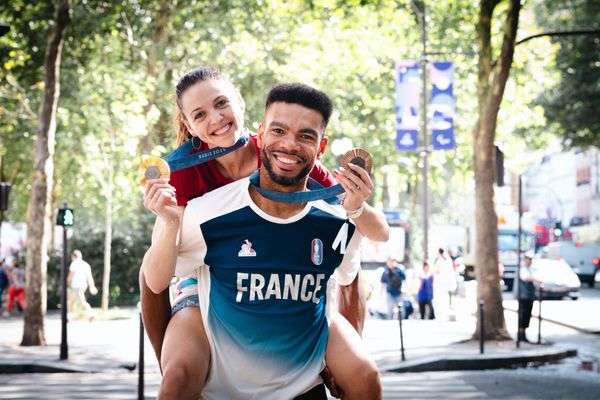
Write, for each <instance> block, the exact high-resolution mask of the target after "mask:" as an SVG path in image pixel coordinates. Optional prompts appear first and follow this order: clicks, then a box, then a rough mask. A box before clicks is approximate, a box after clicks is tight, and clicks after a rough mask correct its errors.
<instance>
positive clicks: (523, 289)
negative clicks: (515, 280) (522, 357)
mask: <svg viewBox="0 0 600 400" xmlns="http://www.w3.org/2000/svg"><path fill="white" fill-rule="evenodd" d="M532 257H533V256H532V255H531V254H525V256H524V257H523V262H522V263H521V266H520V268H519V332H518V340H519V341H521V342H527V343H529V339H527V336H526V335H525V330H527V328H529V321H530V320H531V310H532V309H533V301H534V300H535V298H536V287H535V285H536V283H537V284H540V283H541V282H540V281H539V280H538V279H536V277H535V276H534V275H533V272H532V271H531V262H532Z"/></svg>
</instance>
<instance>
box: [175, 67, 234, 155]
mask: <svg viewBox="0 0 600 400" xmlns="http://www.w3.org/2000/svg"><path fill="white" fill-rule="evenodd" d="M181 111H182V113H183V116H184V117H185V124H186V126H187V128H188V130H189V131H190V133H191V134H192V135H193V136H197V137H199V138H200V139H201V140H202V141H203V142H205V143H207V144H208V145H209V147H217V146H218V147H228V146H231V145H233V144H234V143H235V141H236V140H237V139H238V138H239V137H240V135H241V132H242V129H243V126H244V104H243V100H242V99H241V98H240V96H239V94H238V93H237V91H236V90H235V89H234V87H233V85H232V84H231V83H230V82H228V81H226V80H222V79H210V80H207V81H202V82H198V83H196V84H195V85H193V86H190V87H189V88H188V89H187V90H186V91H185V92H184V93H183V95H182V96H181Z"/></svg>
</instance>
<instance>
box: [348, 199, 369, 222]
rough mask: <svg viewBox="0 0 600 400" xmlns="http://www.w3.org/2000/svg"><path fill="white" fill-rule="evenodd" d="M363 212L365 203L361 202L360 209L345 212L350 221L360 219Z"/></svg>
mask: <svg viewBox="0 0 600 400" xmlns="http://www.w3.org/2000/svg"><path fill="white" fill-rule="evenodd" d="M364 210H365V202H364V201H363V202H362V204H361V205H360V207H358V208H357V209H356V210H354V211H346V216H347V217H348V218H350V219H355V218H358V217H360V216H361V215H362V213H363V211H364Z"/></svg>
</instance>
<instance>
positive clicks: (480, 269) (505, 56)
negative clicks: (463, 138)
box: [473, 0, 521, 339]
mask: <svg viewBox="0 0 600 400" xmlns="http://www.w3.org/2000/svg"><path fill="white" fill-rule="evenodd" d="M498 3H499V1H498V0H482V1H481V3H480V14H479V23H478V25H477V35H478V38H477V40H478V45H479V74H478V98H479V120H478V122H477V126H476V128H475V140H474V154H475V156H474V162H473V169H474V172H475V219H476V226H475V229H476V234H477V245H476V249H475V265H476V268H475V275H476V278H477V299H478V301H481V300H483V302H484V311H485V338H486V339H510V335H509V334H508V332H507V330H506V323H505V321H504V308H503V306H502V293H501V290H500V276H499V273H498V222H497V221H498V217H497V215H496V210H495V206H494V179H495V152H494V140H495V136H496V124H497V119H498V111H499V110H500V104H501V102H502V97H503V95H504V89H505V87H506V81H507V80H508V76H509V72H510V67H511V65H512V60H513V55H514V49H515V39H516V34H517V28H518V23H519V12H520V9H521V4H520V1H519V0H510V4H509V7H508V11H507V15H506V20H505V23H504V38H503V42H502V50H501V54H500V58H499V63H498V64H497V65H496V66H495V68H494V70H492V67H491V66H492V63H491V54H492V49H491V21H492V16H493V12H494V8H495V7H496V5H497V4H498ZM492 76H493V79H492V80H491V79H490V77H492ZM490 81H491V84H490ZM477 319H478V321H477V324H476V330H475V333H474V338H477V337H479V314H477Z"/></svg>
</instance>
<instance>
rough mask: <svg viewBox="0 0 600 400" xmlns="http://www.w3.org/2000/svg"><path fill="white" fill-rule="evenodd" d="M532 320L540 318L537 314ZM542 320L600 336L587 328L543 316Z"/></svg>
mask: <svg viewBox="0 0 600 400" xmlns="http://www.w3.org/2000/svg"><path fill="white" fill-rule="evenodd" d="M503 308H504V310H505V311H511V312H514V313H517V312H518V310H515V309H514V308H509V307H503ZM531 318H532V319H533V318H535V319H538V318H539V316H538V315H537V314H531ZM541 320H542V321H546V322H550V323H552V324H555V325H560V326H564V327H565V328H569V329H573V330H575V331H578V332H581V333H586V334H588V335H600V331H596V330H589V329H585V328H580V327H578V326H575V325H571V324H567V323H565V322H561V321H557V320H555V319H550V318H544V316H542V318H541Z"/></svg>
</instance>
